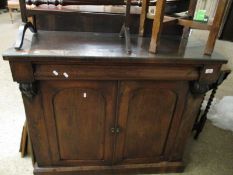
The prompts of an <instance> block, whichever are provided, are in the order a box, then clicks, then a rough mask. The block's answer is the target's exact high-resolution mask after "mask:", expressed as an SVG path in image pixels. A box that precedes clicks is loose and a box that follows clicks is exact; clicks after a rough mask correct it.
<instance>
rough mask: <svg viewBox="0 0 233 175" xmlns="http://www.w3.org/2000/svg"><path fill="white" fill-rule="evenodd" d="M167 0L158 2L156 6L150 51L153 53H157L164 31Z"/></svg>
mask: <svg viewBox="0 0 233 175" xmlns="http://www.w3.org/2000/svg"><path fill="white" fill-rule="evenodd" d="M165 5H166V0H157V4H156V7H155V8H156V12H155V17H154V22H153V28H152V37H151V41H150V48H149V51H150V52H152V53H156V51H157V46H158V45H159V39H160V34H161V31H162V24H163V18H164V10H165Z"/></svg>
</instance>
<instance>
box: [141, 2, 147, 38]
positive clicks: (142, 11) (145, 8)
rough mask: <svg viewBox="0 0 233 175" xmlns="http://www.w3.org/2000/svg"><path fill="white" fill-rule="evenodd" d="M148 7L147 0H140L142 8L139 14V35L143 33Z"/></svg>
mask: <svg viewBox="0 0 233 175" xmlns="http://www.w3.org/2000/svg"><path fill="white" fill-rule="evenodd" d="M148 9H149V0H142V10H141V15H140V26H139V36H144V35H145V24H146V17H147V13H148Z"/></svg>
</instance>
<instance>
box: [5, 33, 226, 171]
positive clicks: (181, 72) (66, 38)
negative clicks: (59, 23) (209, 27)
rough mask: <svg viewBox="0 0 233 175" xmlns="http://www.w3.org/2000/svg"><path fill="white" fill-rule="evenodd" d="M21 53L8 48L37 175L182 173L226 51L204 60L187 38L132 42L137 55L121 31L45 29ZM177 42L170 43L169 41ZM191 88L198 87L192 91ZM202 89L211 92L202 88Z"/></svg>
mask: <svg viewBox="0 0 233 175" xmlns="http://www.w3.org/2000/svg"><path fill="white" fill-rule="evenodd" d="M28 38H29V40H28V41H26V42H25V44H24V47H23V48H22V50H15V49H14V48H10V49H8V50H7V51H6V52H4V53H3V58H4V59H5V60H8V61H10V65H11V71H12V75H13V78H14V81H16V82H18V83H20V90H21V92H22V96H23V101H24V106H25V112H26V117H27V122H28V129H29V133H30V138H31V142H32V147H33V151H34V153H35V159H36V160H35V161H36V163H35V165H34V174H35V175H75V174H123V173H126V174H138V173H142V174H145V173H151V174H153V173H167V172H182V171H183V170H184V163H183V161H182V155H183V152H184V149H185V145H186V144H185V143H186V141H187V139H188V137H189V135H190V133H191V131H192V127H193V124H194V121H195V119H196V116H197V114H198V111H199V107H200V105H201V103H202V100H203V98H204V95H205V92H206V91H204V90H205V88H203V87H202V86H196V85H207V86H209V85H210V84H212V83H214V82H216V80H217V79H218V77H219V72H220V69H221V66H222V64H225V63H227V61H226V60H225V59H224V57H222V56H221V55H220V54H217V53H214V54H213V55H212V56H211V57H210V56H204V55H203V54H202V50H201V49H200V48H202V49H204V48H203V47H202V45H201V42H198V41H196V40H192V39H191V38H190V40H189V42H188V47H187V49H186V50H185V52H183V54H182V55H181V54H180V53H179V41H180V40H179V38H176V37H168V36H167V37H164V38H161V42H162V43H164V44H165V45H166V47H164V48H161V52H160V53H163V54H156V55H155V54H151V53H148V48H149V44H150V38H141V37H138V36H137V35H132V36H131V42H132V54H131V55H128V54H127V53H126V52H125V47H124V40H122V39H120V38H119V37H118V35H117V34H100V33H77V32H44V31H40V32H39V33H38V35H33V36H32V38H31V39H30V37H29V36H28ZM171 41H172V42H171ZM192 89H195V91H193V90H192ZM203 89H204V90H203Z"/></svg>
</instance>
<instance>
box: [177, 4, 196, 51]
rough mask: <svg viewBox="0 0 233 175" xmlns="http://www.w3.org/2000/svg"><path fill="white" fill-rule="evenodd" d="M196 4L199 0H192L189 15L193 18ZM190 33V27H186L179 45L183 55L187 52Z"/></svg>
mask: <svg viewBox="0 0 233 175" xmlns="http://www.w3.org/2000/svg"><path fill="white" fill-rule="evenodd" d="M196 6H197V0H190V3H189V10H188V16H189V18H190V19H192V20H193V17H194V14H195V10H196ZM189 33H190V28H189V27H184V28H183V34H182V38H181V42H180V45H179V54H180V55H183V54H184V53H185V49H186V46H187V43H188V37H189Z"/></svg>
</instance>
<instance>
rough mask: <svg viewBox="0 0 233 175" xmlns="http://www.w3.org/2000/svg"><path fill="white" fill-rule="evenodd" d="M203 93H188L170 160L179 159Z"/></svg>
mask: <svg viewBox="0 0 233 175" xmlns="http://www.w3.org/2000/svg"><path fill="white" fill-rule="evenodd" d="M203 98H204V95H199V96H194V95H192V94H191V93H190V94H189V95H188V103H187V105H186V108H185V111H184V115H183V117H182V121H181V125H180V127H179V130H178V133H177V137H176V139H175V144H174V147H173V153H172V154H171V158H170V159H172V160H181V159H182V156H183V151H184V148H185V145H186V141H187V139H188V137H189V136H190V134H191V131H192V128H193V124H194V121H195V119H196V117H197V114H198V111H199V109H200V106H201V103H202V101H203Z"/></svg>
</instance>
